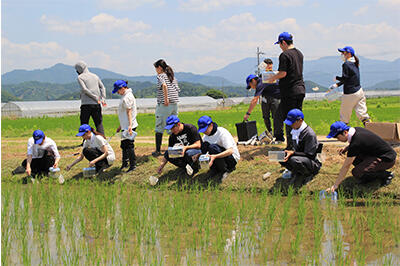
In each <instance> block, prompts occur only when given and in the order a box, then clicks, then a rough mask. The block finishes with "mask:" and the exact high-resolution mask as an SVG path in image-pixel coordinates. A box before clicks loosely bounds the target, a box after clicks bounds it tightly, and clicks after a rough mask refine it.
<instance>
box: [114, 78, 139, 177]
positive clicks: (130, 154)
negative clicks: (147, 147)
mask: <svg viewBox="0 0 400 266" xmlns="http://www.w3.org/2000/svg"><path fill="white" fill-rule="evenodd" d="M116 92H117V93H118V94H119V95H121V96H122V98H121V100H120V101H119V106H118V119H119V127H118V128H117V132H120V131H121V130H122V135H121V146H120V147H121V149H122V165H121V168H120V169H121V170H122V169H124V168H126V167H128V162H129V168H128V170H127V171H126V172H127V173H129V172H132V171H133V170H135V169H136V155H135V144H134V141H135V140H134V138H132V137H130V136H133V134H134V132H133V131H136V128H137V126H138V123H137V121H136V114H137V108H136V99H135V96H133V93H132V89H130V88H128V84H127V82H126V81H124V80H117V81H116V82H115V83H114V89H113V91H112V93H116ZM126 133H128V134H129V136H128V134H126Z"/></svg>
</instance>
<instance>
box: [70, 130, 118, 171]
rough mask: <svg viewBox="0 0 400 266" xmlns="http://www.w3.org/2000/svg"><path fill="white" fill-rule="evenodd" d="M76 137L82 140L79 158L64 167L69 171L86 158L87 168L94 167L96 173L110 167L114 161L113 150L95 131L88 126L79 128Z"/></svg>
mask: <svg viewBox="0 0 400 266" xmlns="http://www.w3.org/2000/svg"><path fill="white" fill-rule="evenodd" d="M76 136H77V137H82V138H83V140H84V141H83V147H82V152H81V154H80V155H79V157H78V158H77V159H76V160H75V161H74V162H73V163H71V164H70V165H68V166H67V167H66V170H67V171H69V170H70V169H71V168H72V167H73V166H74V165H75V164H77V163H79V162H80V161H82V160H83V158H86V159H87V160H88V161H89V167H93V166H96V172H97V173H101V172H103V171H104V169H106V168H108V167H110V165H112V164H113V162H114V160H115V154H114V150H113V149H112V148H111V145H110V144H109V143H108V142H107V141H106V140H105V138H104V137H103V136H102V135H101V134H100V133H98V132H97V131H95V130H94V129H93V128H92V127H90V126H89V125H88V124H83V125H81V126H80V127H79V132H78V134H76Z"/></svg>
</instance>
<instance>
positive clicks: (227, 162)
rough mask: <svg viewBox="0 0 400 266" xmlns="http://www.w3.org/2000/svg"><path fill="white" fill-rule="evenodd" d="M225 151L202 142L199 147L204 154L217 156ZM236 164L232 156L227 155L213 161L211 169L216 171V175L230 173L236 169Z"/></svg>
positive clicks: (215, 145) (222, 148)
mask: <svg viewBox="0 0 400 266" xmlns="http://www.w3.org/2000/svg"><path fill="white" fill-rule="evenodd" d="M225 150H226V149H225V148H224V147H221V146H219V145H217V144H210V143H208V142H203V145H202V147H201V151H202V153H204V154H205V153H207V152H208V153H209V154H218V153H221V152H223V151H225ZM236 164H237V162H236V160H235V158H234V157H233V156H232V155H229V156H227V157H224V158H218V159H215V160H214V163H213V165H212V166H211V169H212V170H214V171H217V172H218V173H225V172H232V171H233V170H235V169H236Z"/></svg>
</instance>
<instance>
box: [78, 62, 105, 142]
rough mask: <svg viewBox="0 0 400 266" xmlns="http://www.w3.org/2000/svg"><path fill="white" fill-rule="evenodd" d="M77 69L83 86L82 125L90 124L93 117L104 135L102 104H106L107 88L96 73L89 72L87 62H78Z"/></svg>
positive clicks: (99, 130) (79, 81) (97, 128)
mask: <svg viewBox="0 0 400 266" xmlns="http://www.w3.org/2000/svg"><path fill="white" fill-rule="evenodd" d="M75 70H76V72H77V73H78V83H79V86H80V87H81V115H80V120H81V125H83V124H89V119H90V117H92V119H93V122H94V125H95V126H96V130H97V131H98V132H100V133H101V134H103V135H104V127H103V116H102V114H101V105H103V106H106V102H105V99H106V88H105V87H104V85H103V82H101V79H100V78H99V77H98V76H97V75H96V74H93V73H91V72H89V69H88V68H87V65H86V63H85V62H83V61H79V62H78V63H76V64H75Z"/></svg>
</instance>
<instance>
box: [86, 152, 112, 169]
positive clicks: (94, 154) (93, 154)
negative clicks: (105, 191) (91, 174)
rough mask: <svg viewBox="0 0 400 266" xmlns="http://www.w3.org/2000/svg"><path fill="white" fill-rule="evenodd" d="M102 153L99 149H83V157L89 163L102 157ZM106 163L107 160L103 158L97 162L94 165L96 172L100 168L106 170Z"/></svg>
mask: <svg viewBox="0 0 400 266" xmlns="http://www.w3.org/2000/svg"><path fill="white" fill-rule="evenodd" d="M103 153H104V152H102V151H101V150H99V149H93V148H84V149H83V156H85V158H86V159H87V160H88V161H89V162H90V161H93V160H94V159H96V158H97V157H99V156H101V155H103ZM108 166H109V164H108V161H107V158H104V159H103V160H101V161H98V162H97V163H96V171H99V170H100V169H101V168H106V167H108Z"/></svg>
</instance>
